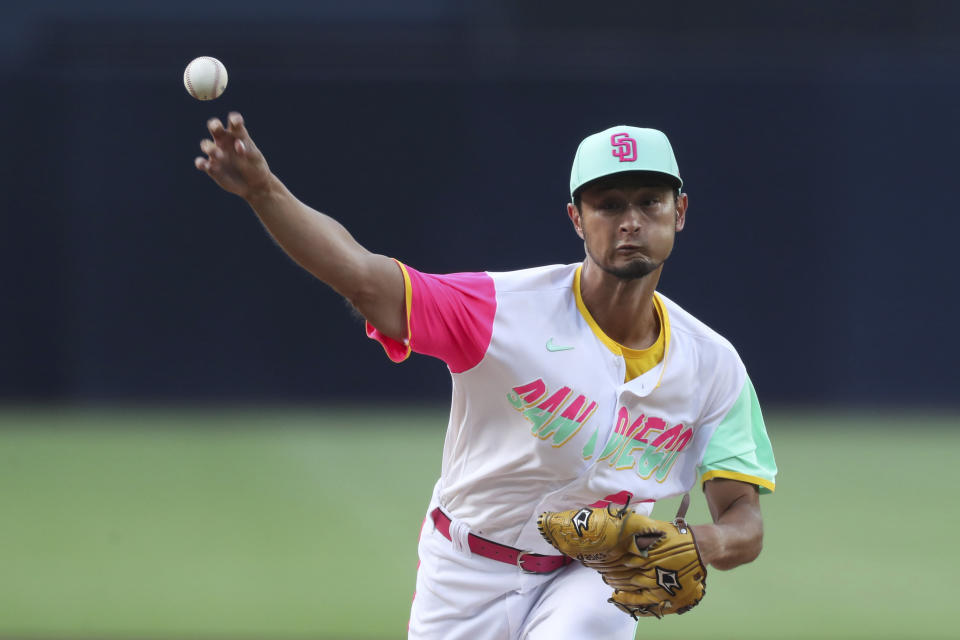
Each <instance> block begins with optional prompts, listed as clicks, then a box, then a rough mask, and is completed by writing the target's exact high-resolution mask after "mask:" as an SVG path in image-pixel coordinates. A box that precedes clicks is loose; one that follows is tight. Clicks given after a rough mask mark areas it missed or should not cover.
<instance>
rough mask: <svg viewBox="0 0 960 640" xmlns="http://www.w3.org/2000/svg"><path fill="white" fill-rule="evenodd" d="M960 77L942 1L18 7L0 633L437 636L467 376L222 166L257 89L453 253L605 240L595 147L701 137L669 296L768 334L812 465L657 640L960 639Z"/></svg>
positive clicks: (391, 209) (10, 100)
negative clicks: (615, 130) (575, 163)
mask: <svg viewBox="0 0 960 640" xmlns="http://www.w3.org/2000/svg"><path fill="white" fill-rule="evenodd" d="M198 55H213V56H216V57H218V58H220V59H221V60H222V61H223V62H224V63H225V64H226V66H227V68H228V70H229V73H230V84H229V86H228V88H227V91H226V93H225V94H224V96H223V97H222V98H220V99H219V100H217V101H216V102H212V103H201V102H197V101H194V100H193V99H191V98H190V97H189V96H188V95H187V94H186V92H185V91H184V89H183V87H182V84H181V76H182V71H183V68H184V66H185V65H186V63H187V62H188V61H189V60H190V59H192V58H194V57H196V56H198ZM958 67H960V4H957V3H954V2H948V1H946V0H943V1H933V0H918V1H915V2H910V3H907V2H895V1H891V0H877V1H875V2H870V3H862V2H852V1H844V0H840V1H835V2H826V1H823V0H813V1H810V2H776V3H770V2H761V1H759V0H756V1H747V0H731V1H729V2H725V3H711V2H705V1H702V0H696V1H694V0H690V1H684V0H681V1H678V2H674V3H669V4H667V3H646V2H629V3H625V2H607V3H596V4H594V5H589V6H588V5H586V4H584V3H582V2H579V3H574V2H570V1H569V0H555V1H554V2H550V3H546V2H532V1H529V0H512V1H507V0H490V1H487V2H481V1H480V0H465V1H463V2H443V1H441V0H406V1H405V2H402V3H401V2H388V1H386V0H379V1H377V0H357V1H355V2H351V3H341V2H328V1H315V2H306V1H301V0H272V1H271V2H269V3H267V2H252V1H249V0H247V1H244V0H234V1H232V2H224V1H221V0H208V1H207V2H204V3H197V2H187V1H185V0H166V1H165V2H153V1H144V2H138V3H131V2H121V1H119V0H117V1H105V0H103V1H99V2H83V1H68V0H35V1H34V2H31V3H18V4H16V5H14V6H10V7H5V9H4V19H3V21H2V22H0V87H2V90H3V96H4V99H3V100H2V101H0V126H2V127H3V129H2V132H3V136H4V141H5V143H6V144H5V149H4V152H3V153H2V154H0V171H2V174H3V184H4V187H5V188H4V189H3V191H2V193H0V202H2V204H3V209H4V212H5V215H3V216H2V217H0V292H2V295H3V301H4V305H3V313H2V314H0V332H2V335H3V336H4V339H3V340H2V341H0V362H2V363H3V366H2V367H0V402H2V406H0V474H2V481H0V486H2V489H0V639H3V640H12V639H13V638H32V639H37V640H39V639H43V640H79V639H83V640H87V639H93V638H116V639H118V640H119V639H124V640H127V639H141V638H142V639H149V640H167V639H173V638H216V639H225V638H249V639H251V640H259V639H261V638H281V639H297V640H300V639H316V640H323V639H332V638H371V639H377V640H380V639H387V638H399V637H403V636H404V633H405V626H406V613H407V609H408V606H409V601H410V598H411V596H412V591H413V577H414V573H415V568H416V549H415V544H416V538H417V533H418V529H419V525H420V521H421V519H422V516H423V510H424V508H425V507H426V502H427V499H428V497H429V490H430V487H431V486H432V483H433V481H434V479H435V477H436V475H437V473H438V472H439V459H440V447H441V443H442V438H443V430H444V427H445V423H446V420H445V406H444V405H445V402H446V400H447V397H448V395H449V379H448V375H447V374H446V372H445V369H444V367H443V366H442V365H440V364H439V363H437V362H433V361H430V360H429V359H427V358H417V357H414V358H413V359H411V360H410V361H408V362H407V363H405V364H404V365H402V367H397V366H396V365H392V364H390V363H389V362H387V361H386V359H385V358H383V357H382V352H381V350H380V347H379V346H377V345H376V344H375V343H373V342H371V341H369V340H367V339H366V338H364V337H363V332H362V327H361V326H360V324H359V323H358V322H357V320H356V319H355V318H353V317H351V315H350V314H349V313H348V312H347V310H346V309H345V307H344V305H343V303H342V302H340V300H339V299H338V298H337V297H336V295H335V294H333V293H332V292H331V291H329V290H328V289H327V288H325V287H324V286H323V285H321V284H319V283H317V282H315V281H313V280H312V279H311V278H310V277H309V276H308V275H306V274H304V273H302V272H300V271H298V269H297V268H296V267H295V266H294V265H293V264H292V263H291V262H290V261H289V260H287V259H286V258H285V257H283V255H282V254H281V253H280V252H279V250H278V249H277V248H276V247H275V246H273V245H272V243H271V242H270V241H269V240H268V239H266V237H265V234H264V233H263V231H262V229H261V228H260V226H259V223H258V222H257V221H256V220H255V218H254V217H253V215H252V214H251V213H250V212H249V211H248V210H247V209H246V207H245V205H244V204H243V203H242V202H241V201H239V200H237V199H235V198H233V197H231V196H228V195H225V194H223V193H222V192H220V191H219V190H218V189H217V188H216V187H215V186H213V185H212V184H210V183H209V181H208V180H207V179H206V177H205V176H203V175H202V174H200V173H199V172H197V171H196V170H195V169H194V168H193V164H192V159H193V157H194V156H195V155H197V144H198V142H199V140H200V139H201V138H202V137H204V135H205V128H204V122H205V121H206V119H207V118H209V117H211V116H215V115H216V116H221V117H222V116H224V115H225V114H226V112H227V111H228V110H232V109H237V110H240V111H242V112H243V113H244V115H245V116H246V118H247V121H248V125H249V127H250V129H251V132H252V134H253V136H254V138H255V139H256V140H257V141H258V143H259V145H260V146H261V148H262V149H263V150H264V151H265V153H266V154H267V157H268V160H269V161H270V163H271V166H272V168H273V169H274V171H275V172H276V173H278V175H280V176H281V177H282V178H283V179H284V180H285V182H286V183H287V184H288V186H290V188H291V189H292V190H293V192H294V193H296V194H297V195H298V196H299V197H301V198H302V199H303V200H305V201H306V202H308V203H311V204H313V205H314V206H316V207H318V208H320V209H322V210H324V211H326V212H328V213H331V214H332V215H334V216H335V217H337V218H338V219H340V220H341V221H343V222H344V224H345V225H346V226H347V227H348V228H349V229H350V230H351V231H352V232H353V233H354V235H355V236H356V237H357V238H358V239H359V240H360V241H361V242H362V243H364V244H365V245H366V246H368V247H369V248H371V249H372V250H375V251H378V252H380V253H385V254H388V255H393V256H397V257H399V258H401V259H403V260H405V261H406V262H408V263H410V264H411V265H413V266H415V267H417V268H419V269H422V270H426V271H434V272H447V271H466V270H483V269H489V270H502V269H512V268H519V267H525V266H532V265H536V264H547V263H557V262H572V261H576V260H579V259H580V258H581V256H582V248H581V246H580V245H579V243H578V241H577V238H576V237H575V235H574V234H573V233H572V232H571V230H570V229H569V228H568V223H567V222H566V221H565V216H564V209H563V208H564V204H565V202H566V198H567V193H566V191H567V182H568V176H569V163H570V160H571V159H572V156H573V152H574V150H575V147H576V144H577V143H578V142H579V140H580V139H581V138H582V137H583V136H584V135H586V134H588V133H591V132H594V131H598V130H601V129H603V128H606V127H608V126H611V125H614V124H618V123H634V124H641V125H646V126H653V127H657V128H660V129H663V130H664V131H666V132H667V133H668V134H669V136H670V137H671V140H672V141H673V144H674V148H675V150H676V153H677V157H678V160H679V163H680V167H681V172H682V174H683V176H684V178H685V181H686V188H687V191H688V192H689V193H690V199H691V209H690V214H689V221H688V226H687V230H685V231H684V233H683V234H682V235H681V236H680V238H679V244H678V247H677V249H676V251H675V254H674V258H673V259H672V261H671V262H670V264H669V265H668V268H667V270H666V272H665V276H664V278H663V280H662V284H661V289H662V290H663V291H664V292H665V293H666V294H667V295H669V296H670V297H672V298H673V299H675V300H677V301H678V302H680V303H681V304H683V305H684V306H686V307H687V308H688V309H690V310H691V311H693V312H694V313H695V314H697V315H698V316H700V317H701V318H703V319H704V320H706V321H707V322H708V323H710V324H711V325H712V326H713V327H714V328H716V329H717V330H719V331H720V332H721V333H723V334H724V335H726V336H727V337H728V338H730V340H731V341H732V342H733V343H734V344H735V345H737V347H738V349H739V351H740V353H741V355H742V357H743V359H744V361H745V362H746V363H747V366H748V367H749V369H750V372H751V377H752V379H753V381H754V383H755V385H756V387H757V390H758V393H759V395H760V397H761V401H762V402H763V404H764V406H765V407H766V414H767V421H768V427H769V431H770V433H771V437H772V439H773V442H774V447H775V450H776V453H777V457H778V462H779V464H780V467H781V471H782V473H781V476H780V477H779V479H778V491H777V493H776V494H775V495H774V496H773V497H770V498H767V499H765V500H764V501H763V506H764V509H765V514H766V520H767V534H766V546H765V550H764V553H763V555H762V556H761V559H760V561H758V562H757V563H754V564H752V565H749V566H746V567H742V568H740V569H738V570H736V571H733V572H729V573H723V572H719V571H714V572H712V573H711V577H710V581H709V587H710V589H709V597H708V598H707V599H705V600H704V604H703V605H702V606H701V607H700V608H698V609H697V611H696V612H695V613H693V614H692V615H687V616H682V617H679V618H676V619H673V620H665V621H662V622H659V623H656V622H650V623H648V622H644V623H642V624H641V625H640V629H639V634H638V637H640V638H661V637H663V638H666V637H683V638H711V639H712V640H723V639H724V638H891V639H892V638H954V637H957V632H956V625H955V624H954V622H953V619H952V616H951V615H950V613H951V612H950V609H949V607H950V605H952V603H953V600H954V599H955V598H954V596H955V594H956V592H957V589H956V586H955V584H954V583H955V577H954V576H956V575H957V570H958V568H960V566H958V565H960V562H958V553H957V551H956V549H955V547H954V545H953V541H952V532H953V531H955V530H956V529H957V525H958V524H960V522H958V521H960V513H958V509H957V507H956V506H955V505H956V498H955V495H954V492H953V491H952V488H953V485H954V484H955V480H954V468H955V466H956V463H957V461H958V457H957V453H956V452H957V451H960V430H958V426H960V394H958V393H957V390H956V386H957V382H958V376H957V374H956V363H957V361H958V356H960V332H958V331H957V326H958V324H960V303H958V295H957V294H958V283H957V268H956V266H955V264H954V262H955V255H956V251H957V248H956V244H957V237H958V232H960V220H958V216H957V215H956V212H955V207H956V204H955V189H954V188H953V185H954V184H955V181H956V178H955V175H956V171H957V160H956V155H957V154H956V151H955V149H956V148H957V146H958V142H960V128H958V126H957V116H958V114H960V85H958V82H957V79H956V73H957V71H956V70H957V68H958ZM701 502H702V501H701ZM671 508H672V505H660V506H658V509H661V510H662V511H661V512H662V513H666V512H668V511H670V509H671ZM698 508H699V511H698V514H699V516H700V517H701V518H706V515H705V513H704V510H703V505H702V503H701V504H699V505H698Z"/></svg>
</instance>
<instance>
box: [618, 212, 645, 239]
mask: <svg viewBox="0 0 960 640" xmlns="http://www.w3.org/2000/svg"><path fill="white" fill-rule="evenodd" d="M642 225H643V214H642V213H640V211H639V209H637V208H636V207H627V209H626V211H625V212H624V214H623V217H622V218H620V231H623V232H624V233H636V232H637V231H639V230H640V227H641V226H642Z"/></svg>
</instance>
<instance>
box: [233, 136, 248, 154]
mask: <svg viewBox="0 0 960 640" xmlns="http://www.w3.org/2000/svg"><path fill="white" fill-rule="evenodd" d="M233 148H234V150H235V151H236V152H237V155H238V156H242V155H245V154H246V153H247V145H245V144H243V140H237V141H236V142H234V143H233Z"/></svg>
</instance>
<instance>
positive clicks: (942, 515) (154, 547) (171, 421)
mask: <svg viewBox="0 0 960 640" xmlns="http://www.w3.org/2000/svg"><path fill="white" fill-rule="evenodd" d="M767 422H768V428H769V431H770V434H771V438H772V439H773V443H774V448H775V450H776V453H777V460H778V463H779V465H780V468H781V474H780V477H779V478H778V490H777V493H776V494H774V495H773V496H769V497H766V498H764V500H763V507H764V513H765V519H766V523H767V524H766V539H765V548H764V552H763V554H762V555H761V556H760V559H759V560H758V561H757V562H755V563H753V564H751V565H748V566H745V567H740V568H739V569H736V570H734V571H731V572H720V571H711V573H710V576H709V579H708V594H707V597H706V598H705V599H704V601H703V602H702V603H701V605H700V606H699V607H698V608H697V609H695V610H694V611H692V612H690V613H689V614H687V615H684V616H673V617H671V618H667V619H665V620H662V621H657V620H644V621H641V623H640V625H639V629H638V635H637V637H638V638H644V639H647V638H650V639H656V638H671V639H673V638H683V639H699V638H704V639H707V638H709V639H710V640H724V639H727V638H729V639H734V638H737V639H739V638H744V639H752V638H872V639H876V638H891V639H892V638H897V639H902V638H955V637H957V636H958V635H960V631H958V630H957V629H956V628H955V624H954V622H953V619H952V615H951V614H952V613H953V611H952V610H951V609H952V607H953V606H956V605H955V603H954V601H955V600H956V598H955V596H956V594H957V592H958V589H957V586H956V584H955V581H956V576H957V575H958V571H957V569H958V564H960V562H958V558H960V552H958V550H957V547H956V545H955V543H954V540H953V539H954V537H955V532H956V531H957V530H958V528H960V513H958V508H957V506H956V503H957V497H956V492H955V491H954V490H953V482H954V464H955V463H956V462H957V460H958V453H957V452H958V451H960V417H958V416H950V415H943V416H939V417H937V416H924V415H916V414H911V413H907V412H899V413H894V414H889V415H885V414H882V413H879V412H878V413H876V414H873V415H862V414H861V415H854V414H842V415H834V414H826V413H787V412H776V411H769V412H768V415H767ZM445 425H446V416H445V413H444V411H443V410H441V409H437V410H430V409H423V410H410V409H405V410H401V409H397V410H390V409H386V408H382V409H377V410H373V411H362V412H361V411H356V410H349V409H341V410H328V411H306V410H297V411H293V410H267V409H263V410H239V409H236V410H229V411H214V410H203V411H186V410H184V411H176V410H143V409H137V410H133V409H130V410H119V409H117V410H69V411H67V410H59V411H54V410H14V409H6V410H2V411H0V486H2V491H0V638H43V639H46V640H49V639H64V640H66V639H76V638H84V639H92V638H104V639H111V638H117V639H125V640H126V639H134V638H137V639H139V638H146V639H150V640H157V639H168V638H169V639H172V638H215V639H218V640H219V639H226V638H246V639H251V640H253V639H261V638H272V639H279V640H286V639H296V640H300V639H304V640H305V639H325V638H344V639H347V638H375V639H378V640H380V639H384V640H385V639H393V638H403V637H405V629H406V619H407V612H408V609H409V604H410V598H411V596H412V593H413V581H414V575H415V571H416V562H417V558H416V540H417V536H418V533H419V528H420V523H421V520H422V517H423V511H424V509H425V508H426V504H427V500H428V498H429V494H430V489H431V487H432V485H433V482H434V480H435V478H436V476H437V474H438V472H439V465H440V449H441V445H442V439H443V431H444V428H445ZM694 502H695V508H694V512H693V513H692V514H691V515H692V517H691V520H693V521H701V520H705V519H706V515H705V509H704V507H703V499H702V497H700V496H697V499H696V500H695V501H694ZM674 508H675V501H674V502H672V503H670V504H662V505H658V507H657V510H656V511H655V514H656V515H659V516H660V517H668V516H671V515H672V510H673V509H674Z"/></svg>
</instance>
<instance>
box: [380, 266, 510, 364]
mask: <svg viewBox="0 0 960 640" xmlns="http://www.w3.org/2000/svg"><path fill="white" fill-rule="evenodd" d="M397 264H400V263H397ZM400 266H401V268H402V269H404V270H405V271H406V273H407V275H408V276H409V283H410V284H409V286H410V291H409V292H407V296H406V299H407V300H410V308H409V309H407V310H406V311H407V319H408V322H407V324H408V327H407V336H408V339H407V344H404V343H403V342H400V341H398V340H394V339H393V338H390V337H388V336H385V335H383V334H382V333H380V332H379V331H378V330H377V329H376V328H374V327H373V326H372V325H371V324H370V323H369V322H368V323H367V325H366V329H367V335H368V336H369V337H370V338H373V339H374V340H376V341H377V342H379V343H380V344H381V345H383V348H384V350H385V351H386V352H387V356H388V357H389V358H390V359H391V360H393V361H394V362H402V361H403V360H405V359H406V358H407V356H409V355H410V351H415V352H417V353H422V354H425V355H429V356H434V357H436V358H439V359H440V360H443V361H444V362H445V363H446V364H447V366H448V367H450V371H452V372H453V373H462V372H464V371H467V370H468V369H472V368H473V367H475V366H476V365H477V364H479V362H480V361H481V360H483V356H484V354H485V353H486V352H487V347H489V346H490V337H491V336H492V335H493V318H494V316H495V315H496V312H497V296H496V288H495V286H494V284H493V278H491V277H490V276H489V275H487V274H486V273H482V272H481V273H450V274H446V275H436V274H432V273H421V272H419V271H417V270H416V269H411V268H410V267H407V266H406V265H400ZM405 280H406V279H405Z"/></svg>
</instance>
